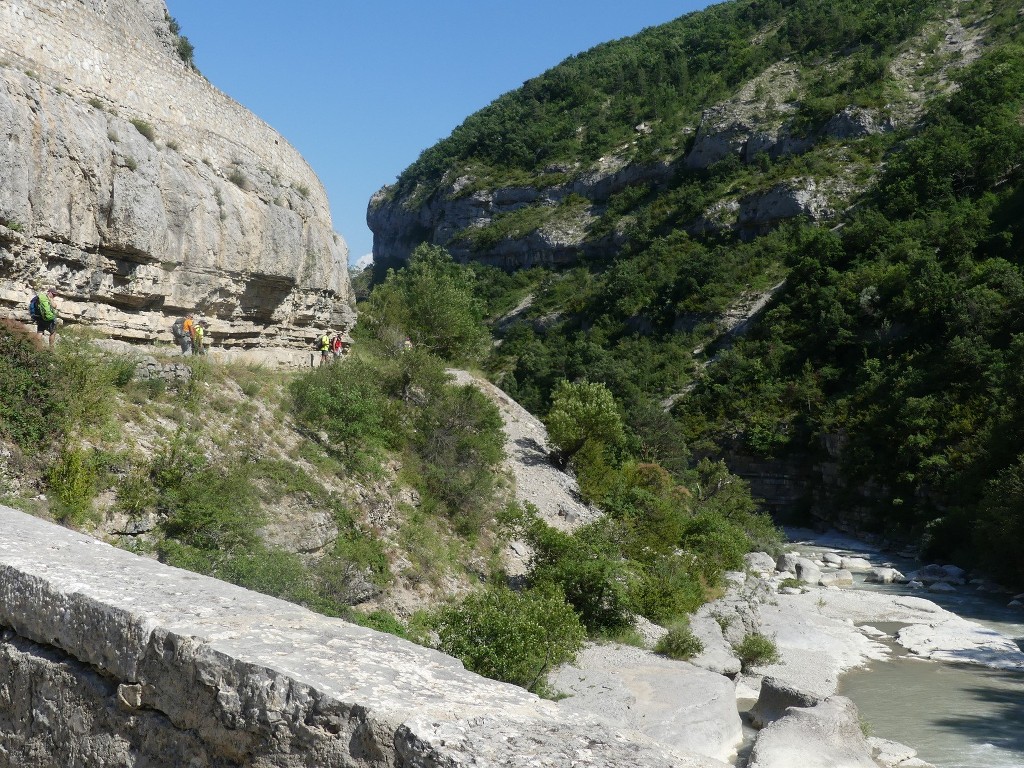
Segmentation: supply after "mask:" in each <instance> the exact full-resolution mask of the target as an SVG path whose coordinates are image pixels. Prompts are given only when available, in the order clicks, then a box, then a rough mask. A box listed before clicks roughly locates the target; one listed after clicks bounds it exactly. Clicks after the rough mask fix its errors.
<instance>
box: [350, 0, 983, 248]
mask: <svg viewBox="0 0 1024 768" xmlns="http://www.w3.org/2000/svg"><path fill="white" fill-rule="evenodd" d="M981 15H982V12H981V10H980V9H966V8H965V9H964V11H963V14H962V16H963V17H961V8H960V6H959V4H957V3H953V2H944V1H943V0H918V1H917V2H915V3H911V4H906V3H903V4H894V3H886V2H873V3H852V2H844V3H839V4H836V3H829V4H825V3H820V2H815V1H814V0H802V1H800V2H787V3H760V2H758V3H754V2H731V3H724V4H721V5H717V6H714V7H713V8H710V9H708V10H706V11H703V12H700V13H695V14H691V15H689V16H686V17H683V18H681V19H679V20H677V21H675V22H672V23H670V24H666V25H664V26H661V27H657V28H653V29H650V30H647V31H645V32H643V33H641V34H640V35H637V36H636V37H633V38H628V39H624V40H620V41H616V42H612V43H608V44H606V45H603V46H599V47H597V48H595V49H593V50H591V51H588V52H586V53H583V54H580V55H579V56H577V57H574V58H571V59H569V60H567V61H565V62H563V63H562V64H560V65H559V66H558V67H555V68H554V69H552V70H551V71H549V72H547V73H545V74H543V75H541V76H540V77H537V78H535V79H533V80H530V81H528V82H527V83H525V84H524V85H523V87H522V88H521V89H519V90H517V91H514V92H512V93H509V94H506V95H505V96H502V97H501V98H499V99H497V100H496V101H495V102H494V103H493V104H492V105H490V106H489V107H487V108H485V109H484V110H481V111H480V112H478V113H477V114H475V115H473V116H471V117H469V118H468V119H467V120H466V121H465V122H464V123H463V124H462V125H461V126H460V127H459V128H457V129H456V130H455V132H454V133H453V134H452V135H451V136H450V137H449V138H448V139H445V140H443V141H442V142H440V143H439V144H437V145H436V146H434V147H432V148H430V149H428V150H427V151H425V152H424V153H423V155H422V156H421V157H420V158H419V160H417V162H416V163H414V164H413V165H412V166H411V167H410V168H408V169H407V170H406V171H405V172H404V173H403V174H402V175H401V176H400V178H399V180H398V182H397V183H396V184H395V185H393V186H391V187H385V188H384V189H382V190H381V191H380V192H379V193H378V194H377V195H376V196H375V197H374V198H373V200H372V201H371V203H370V208H369V213H368V221H369V223H370V227H371V229H373V230H374V234H375V241H374V242H375V245H374V257H375V261H376V262H378V263H386V264H394V263H400V262H401V261H403V260H404V259H405V258H407V257H408V254H409V252H410V251H411V249H412V247H414V246H415V245H416V244H417V243H418V242H422V241H424V240H426V241H429V242H432V243H434V244H438V245H444V246H445V247H447V248H449V250H451V252H452V254H453V255H455V256H456V257H457V258H458V259H460V260H472V261H480V262H483V263H488V264H494V265H497V266H502V267H523V266H531V265H535V264H540V265H552V264H554V265H559V264H569V263H575V262H578V261H580V260H581V259H582V260H585V261H592V260H594V259H602V258H605V259H606V258H608V257H610V256H611V255H613V254H615V253H617V252H618V251H619V250H620V249H622V248H623V247H624V246H632V247H633V248H636V241H637V233H636V232H635V231H634V230H635V229H636V228H637V221H636V219H637V217H638V216H639V217H641V218H643V219H647V220H648V221H647V223H648V224H649V225H653V226H655V227H659V226H660V227H673V228H684V229H687V230H688V231H690V232H691V233H702V232H711V231H721V230H728V231H739V232H741V233H742V234H744V235H747V236H749V235H752V234H756V233H758V232H761V231H764V229H765V228H767V227H770V226H773V225H774V224H776V223H777V222H778V221H779V220H781V219H786V218H793V217H797V216H804V217H809V218H811V219H815V220H827V219H834V218H835V216H836V215H837V212H838V211H841V210H843V209H844V208H845V207H846V206H847V205H848V204H849V203H850V202H851V200H852V199H853V198H854V197H855V196H856V193H857V192H858V190H861V189H863V187H864V185H865V182H866V181H867V179H869V178H870V176H871V175H872V172H873V169H874V168H875V167H876V166H877V163H878V160H879V152H880V150H881V149H882V148H884V146H886V145H888V144H889V143H891V141H886V140H884V139H883V138H879V137H885V136H889V135H890V134H892V133H893V132H894V131H896V130H897V129H898V128H901V127H907V126H910V125H912V124H913V123H914V122H915V121H916V119H917V118H918V116H919V115H920V111H921V108H922V94H923V93H925V94H927V93H931V94H934V93H937V92H939V91H941V90H942V89H943V88H944V87H945V85H946V84H947V82H948V81H947V77H946V75H947V70H948V69H949V68H951V67H956V66H961V65H962V64H964V63H966V62H967V61H969V60H971V58H973V57H974V56H975V55H976V43H977V38H978V37H979V36H980V35H981V34H982V30H981V28H979V27H978V26H976V22H977V21H978V19H979V17H980V16H981ZM652 196H657V197H658V198H659V205H657V206H652V205H651V204H650V198H651V197H652Z"/></svg>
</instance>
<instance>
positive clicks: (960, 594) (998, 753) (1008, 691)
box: [790, 532, 1024, 768]
mask: <svg viewBox="0 0 1024 768" xmlns="http://www.w3.org/2000/svg"><path fill="white" fill-rule="evenodd" d="M802 533H803V534H806V532H802ZM790 536H791V539H793V540H794V542H795V543H797V544H798V546H799V548H800V549H801V551H817V552H837V553H839V554H842V555H847V554H849V555H854V556H861V557H866V558H867V559H869V560H870V561H871V562H872V563H873V564H881V563H882V562H883V561H885V562H887V563H892V564H893V565H894V566H895V567H897V568H899V569H900V570H901V571H902V572H903V573H909V572H911V571H913V570H915V569H916V568H918V567H920V566H921V565H922V564H920V563H915V562H913V561H911V560H907V559H903V558H899V557H896V556H891V555H889V554H888V553H886V554H884V555H883V554H880V553H879V552H878V551H877V550H873V549H871V548H870V547H869V546H867V545H864V544H859V543H857V542H855V541H853V540H850V539H846V538H836V537H828V538H825V539H821V538H818V537H815V536H813V535H811V536H807V535H794V534H793V533H792V532H791V534H790ZM837 545H838V546H837ZM854 589H865V590H872V591H880V592H888V593H892V594H907V595H914V596H917V597H924V598H927V599H929V600H932V601H934V602H935V603H937V604H938V605H940V606H942V607H943V608H945V609H946V610H948V611H952V612H954V613H956V614H958V615H960V616H961V617H963V618H965V619H968V620H970V621H974V622H977V623H978V624H981V625H982V626H985V627H987V628H989V629H992V630H995V631H997V632H999V633H1000V634H1002V635H1004V636H1005V637H1009V638H1011V639H1013V640H1015V641H1016V642H1017V644H1018V646H1020V647H1021V648H1022V650H1024V612H1022V611H1020V610H1019V609H1011V608H1007V607H1006V603H1007V602H1008V601H1009V599H1010V598H1009V597H1008V596H1006V595H992V594H991V593H987V592H979V591H977V590H976V589H975V587H973V586H970V585H966V586H963V587H959V588H958V589H957V591H956V592H954V593H949V594H933V593H929V592H925V591H924V590H921V589H912V588H910V587H907V586H906V585H898V584H894V585H880V584H868V583H865V582H864V579H863V576H862V575H861V576H858V577H857V578H856V579H855V584H854ZM872 626H874V627H876V628H877V629H879V630H882V631H884V632H885V633H886V637H879V638H878V639H879V640H880V641H881V642H883V643H885V644H886V645H887V646H888V647H889V648H890V649H891V650H892V658H891V659H890V660H888V661H874V662H871V663H870V664H869V666H868V667H866V668H861V669H856V670H853V671H851V672H848V673H847V674H845V675H843V677H842V678H841V680H840V688H839V692H840V693H841V694H843V695H844V696H848V697H849V698H851V699H852V700H853V701H854V703H856V705H857V708H858V709H859V710H860V714H861V717H862V719H863V721H864V723H865V726H866V729H867V730H868V732H869V733H870V734H871V735H873V736H879V737H881V738H885V739H891V740H893V741H898V742H900V743H903V744H908V745H910V746H912V747H914V748H915V749H916V750H917V751H918V757H919V758H921V759H922V760H925V761H927V762H929V763H932V764H934V765H935V766H936V768H1024V673H1022V672H1020V671H1007V670H997V669H989V668H986V667H982V666H979V665H975V664H949V663H942V662H936V661H923V660H920V659H917V658H915V657H913V656H912V655H910V654H908V653H907V652H906V651H905V650H904V649H903V648H902V647H901V646H900V645H898V644H897V643H896V641H895V634H896V632H898V630H899V628H900V626H901V625H898V624H884V623H882V624H880V623H878V622H873V623H872Z"/></svg>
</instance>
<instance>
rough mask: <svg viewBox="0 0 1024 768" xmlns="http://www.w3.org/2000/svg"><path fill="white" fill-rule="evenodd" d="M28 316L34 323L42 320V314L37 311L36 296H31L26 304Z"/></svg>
mask: <svg viewBox="0 0 1024 768" xmlns="http://www.w3.org/2000/svg"><path fill="white" fill-rule="evenodd" d="M28 315H29V317H31V318H32V321H33V322H36V323H38V322H39V321H40V320H42V319H43V313H42V312H40V311H39V297H38V296H33V297H32V300H31V301H30V302H29V303H28Z"/></svg>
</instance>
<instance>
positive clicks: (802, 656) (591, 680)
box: [552, 536, 1024, 768]
mask: <svg viewBox="0 0 1024 768" xmlns="http://www.w3.org/2000/svg"><path fill="white" fill-rule="evenodd" d="M819 543H824V545H825V546H810V545H794V546H793V547H792V550H791V551H789V552H787V553H786V554H784V555H782V556H781V557H778V558H772V557H770V556H769V555H767V554H764V553H754V554H751V555H748V556H747V570H746V571H745V572H742V573H731V574H729V577H728V579H729V589H728V591H727V594H726V595H725V596H724V597H723V598H721V599H719V600H716V601H715V602H713V603H709V604H708V605H705V606H703V607H702V608H701V609H700V610H699V611H698V612H697V613H696V614H695V615H694V616H693V617H691V628H692V630H693V632H694V633H695V634H696V635H697V636H698V637H699V638H700V639H701V641H702V643H703V645H704V651H703V652H702V653H701V654H700V655H699V656H697V657H695V658H693V659H691V660H690V662H689V663H684V662H671V661H668V660H666V659H664V658H661V657H658V656H656V655H655V654H653V653H651V652H650V651H647V650H642V649H637V648H628V647H623V646H617V645H614V644H612V645H601V646H593V647H590V648H588V649H587V650H586V651H585V652H584V653H583V654H581V656H580V658H579V659H578V660H577V663H576V664H575V665H574V666H572V667H563V668H562V669H560V670H558V671H557V672H556V673H555V674H554V675H552V684H553V686H554V688H555V689H556V690H560V691H562V692H564V693H566V694H569V696H568V697H567V698H565V699H563V700H562V701H561V702H560V704H559V705H560V706H562V707H565V708H567V709H572V710H574V711H587V712H592V713H594V714H597V715H600V716H601V717H604V718H605V719H606V720H608V721H609V722H629V723H631V724H632V725H633V726H634V727H635V728H637V729H638V730H641V731H643V732H644V733H645V734H647V735H648V736H650V737H652V738H654V739H656V740H658V741H661V742H663V743H665V744H667V745H670V746H672V747H675V748H685V749H687V750H688V751H692V752H696V753H699V754H702V755H706V756H707V758H708V760H709V761H710V762H709V763H708V765H729V764H732V765H737V766H746V767H747V768H793V766H801V768H815V766H821V768H826V767H828V768H835V766H864V767H865V768H875V767H877V766H883V768H894V767H896V766H898V767H899V768H926V767H927V766H929V765H932V764H931V763H928V762H926V761H924V760H923V759H921V758H920V757H918V756H917V753H916V750H915V749H914V748H913V747H912V746H905V745H903V744H899V743H897V742H894V741H890V740H886V739H883V738H878V737H871V736H868V735H866V732H867V731H868V729H867V728H866V727H865V724H864V719H863V717H862V715H861V713H860V712H859V711H858V709H857V706H856V705H855V704H854V702H853V701H851V700H850V699H849V698H847V697H845V696H842V695H840V693H839V691H840V684H841V679H842V677H843V675H844V674H846V673H848V672H850V671H851V670H855V669H863V668H865V667H867V666H868V665H870V664H878V663H879V662H884V661H886V660H889V659H892V658H893V657H894V656H896V655H908V656H910V657H912V658H915V659H917V660H919V661H918V663H924V664H929V665H936V667H935V668H937V669H939V668H941V669H945V668H950V667H952V666H953V665H957V666H960V665H974V666H973V667H970V668H973V669H976V670H977V672H978V675H979V676H981V675H983V674H985V673H987V672H988V671H990V670H1000V671H1001V672H1002V673H1004V674H1008V675H1016V674H1017V673H1018V672H1020V673H1024V653H1022V652H1021V649H1020V648H1019V647H1018V645H1017V644H1016V643H1015V642H1014V640H1013V639H1011V638H1010V637H1007V636H1006V635H1004V634H1002V633H1000V632H999V631H997V630H996V629H993V628H991V627H989V626H984V625H982V624H980V623H978V622H975V621H971V620H968V619H966V618H963V617H962V616H959V615H957V614H956V613H954V612H952V611H950V610H947V609H946V608H943V607H942V606H940V605H939V604H938V602H936V601H935V600H932V599H929V597H925V596H923V595H925V594H929V595H930V596H933V597H941V596H945V595H947V594H949V592H948V589H952V590H957V589H964V588H970V589H972V590H974V589H977V587H978V586H981V587H982V588H983V589H988V588H991V587H990V585H986V584H974V585H971V584H968V583H967V582H968V580H967V578H966V576H967V574H965V573H964V572H963V571H962V570H960V569H958V568H955V567H952V566H945V567H943V566H929V567H927V568H920V569H918V570H917V572H916V573H915V572H910V571H909V570H908V572H907V573H903V572H901V571H900V570H899V568H895V567H893V566H894V565H897V564H893V563H889V562H887V561H886V560H885V559H884V557H883V556H882V555H881V554H880V553H877V552H871V551H869V550H866V549H865V548H864V546H863V545H858V544H857V542H853V541H852V540H849V539H843V538H841V537H837V536H833V537H832V538H830V539H824V540H822V542H819ZM854 548H856V549H858V550H859V552H857V553H852V552H851V551H850V550H851V549H854ZM903 567H904V568H906V565H904V566H903ZM915 577H917V578H916V579H915ZM865 582H875V583H891V582H900V583H903V584H905V585H908V586H906V587H904V589H903V591H907V590H913V589H917V590H919V591H920V593H921V596H918V595H915V594H901V593H900V591H899V590H894V591H890V592H885V591H868V590H865V589H862V588H855V587H854V585H855V584H856V585H858V587H860V586H861V585H863V584H864V583H865ZM915 582H916V585H915V586H909V585H911V584H915ZM942 584H944V585H948V589H947V588H946V587H941V586H935V585H942ZM927 589H933V590H935V592H933V593H927V592H925V590H927ZM1009 600H1010V598H1009V597H1007V601H1009ZM1022 619H1024V613H1022ZM647 629H648V632H647V634H648V635H649V637H650V638H651V639H653V637H654V636H656V634H657V630H656V629H655V630H651V629H650V628H647ZM755 633H756V634H761V635H764V636H766V637H770V638H772V639H773V640H774V642H775V644H776V646H777V648H778V651H779V660H778V661H777V662H776V663H772V664H768V665H764V666H759V667H753V668H749V669H746V670H743V671H741V663H740V660H739V658H737V654H736V651H735V647H736V646H737V645H738V644H739V643H740V642H741V641H742V640H743V639H744V637H747V636H749V635H752V634H755ZM939 665H941V667H940V666H939ZM879 667H880V668H884V665H881V664H880V665H879ZM879 674H884V672H880V673H879ZM730 692H731V696H732V701H731V702H730V701H729V693H730ZM726 702H728V703H726ZM925 706H927V705H926V704H925ZM741 721H742V722H743V723H745V726H746V728H745V730H746V735H745V736H744V730H743V729H741V728H740V723H741ZM938 768H944V766H941V765H940V766H938Z"/></svg>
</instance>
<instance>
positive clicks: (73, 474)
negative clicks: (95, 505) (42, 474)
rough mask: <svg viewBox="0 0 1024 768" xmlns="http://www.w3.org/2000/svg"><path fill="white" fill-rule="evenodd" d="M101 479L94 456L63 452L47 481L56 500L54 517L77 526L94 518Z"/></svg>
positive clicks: (67, 449)
mask: <svg viewBox="0 0 1024 768" xmlns="http://www.w3.org/2000/svg"><path fill="white" fill-rule="evenodd" d="M98 477H99V472H98V467H97V462H96V459H95V456H94V455H92V454H91V453H90V452H89V451H86V450H82V449H77V448H67V447H65V448H64V449H62V450H61V452H60V455H59V456H58V457H57V460H56V461H55V462H54V463H53V464H51V465H50V468H49V470H48V471H47V478H46V479H47V484H48V486H49V488H50V494H51V496H52V497H53V502H54V504H53V507H52V511H53V515H54V517H56V518H57V519H58V520H60V521H61V522H66V523H70V524H71V525H76V526H77V525H81V524H82V523H84V522H85V521H86V520H88V519H89V518H90V517H92V515H93V509H92V500H93V498H94V497H95V496H96V486H97V481H98Z"/></svg>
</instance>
